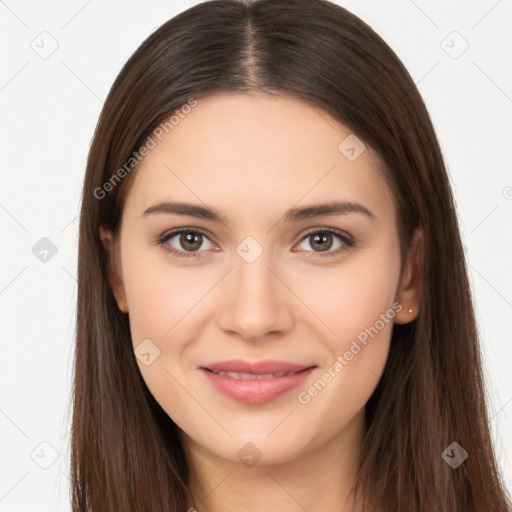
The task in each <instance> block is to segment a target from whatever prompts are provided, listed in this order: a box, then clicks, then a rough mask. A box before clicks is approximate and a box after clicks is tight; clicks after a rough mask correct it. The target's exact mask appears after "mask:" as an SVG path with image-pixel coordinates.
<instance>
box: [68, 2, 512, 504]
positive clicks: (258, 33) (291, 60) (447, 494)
mask: <svg viewBox="0 0 512 512" xmlns="http://www.w3.org/2000/svg"><path fill="white" fill-rule="evenodd" d="M255 91H257V92H259V93H261V92H263V93H267V94H286V95H290V96H293V97H295V98H297V99H300V100H302V101H306V102H309V103H310V104H312V105H314V106H316V107H320V108H322V109H324V110H325V111H326V112H328V113H329V114H330V115H332V116H333V117H334V118H335V119H338V120H339V121H340V122H341V123H343V124H344V125H346V126H347V127H349V128H350V129H351V130H352V132H353V133H355V134H356V135H357V136H358V137H359V138H360V139H361V140H363V141H365V143H366V144H368V145H369V146H370V147H372V148H373V149H374V150H375V152H376V153H377V154H378V155H379V156H380V158H381V159H382V162H383V164H384V165H385V171H386V179H387V181H388V183H389V186H390V188H391V190H392V192H393V196H394V200H395V203H396V207H397V212H398V214H399V215H398V218H399V226H398V229H399V234H400V241H401V249H402V261H403V259H404V257H405V254H406V248H407V247H408V246H409V243H410V241H411V237H412V235H413V232H414V229H415V227H417V226H421V227H422V228H423V231H424V243H425V257H424V260H423V265H424V266H423V272H422V275H423V280H422V284H421V288H422V299H421V307H420V311H419V314H418V317H417V318H416V320H415V321H413V322H411V323H408V324H403V325H398V324H397V325H395V326H394V329H393V334H392V340H391V349H390V352H389V357H388V361H387V364H386V368H385V371H384V373H383V375H382V378H381V380H380V382H379V384H378V386H377V388H376V390H375V392H374V393H373V395H372V396H371V398H370V400H369V401H368V403H367V405H366V420H367V431H366V434H365V437H364V442H363V449H362V455H361V462H360V468H359V472H358V475H357V482H356V486H355V491H356V493H362V495H363V496H364V497H365V498H366V501H365V511H367V512H373V511H377V510H379V511H381V512H397V511H407V512H412V511H414V512H432V511H436V512H448V511H449V512H455V511H461V512H462V511H464V512H477V511H478V512H480V511H482V512H483V511H485V512H491V511H492V512H505V511H508V510H510V509H511V507H510V501H509V499H508V498H507V495H506V491H505V488H504V485H503V483H502V481H501V479H500V475H499V472H498V469H497V464H496V459H495V454H494V452H493V447H492V442H491V436H490V432H489V417H488V415H487V414H488V413H487V410H486V406H485V403H486V395H485V388H484V382H483V376H482V367H481V356H480V348H479V341H478V335H477V329H476V323H475V315H474V310H473V304H472V298H471V292H470V287H469V284H468V275H467V269H466V262H465V257H464V252H463V248H462V243H461V237H460V233H459V227H458V223H457V218H456V211H455V207H454V201H453V197H452V192H451V188H450V184H449V179H448V177H447V173H446V169H445V164H444V162H443V157H442V153H441V150H440V147H439V145H438V141H437V138H436V135H435V132H434V129H433V126H432V123H431V120H430V118H429V115H428V112H427V110H426V107H425V105H424V103H423V101H422V99H421V97H420V94H419V92H418V90H417V88H416V86H415V84H414V82H413V81H412V79H411V77H410V76H409V74H408V72H407V71H406V69H405V68H404V66H403V64H402V63H401V62H400V60H399V59H398V57H397V56H396V55H395V54H394V53H393V51H392V50H391V49H390V47H389V46H388V45H387V44H386V43H385V42H384V41H383V40H382V39H381V38H380V37H379V36H378V35H377V34H376V33H375V32H374V31H373V30H372V29H371V28H370V27H369V26H368V25H366V24H365V23H364V22H363V21H361V20H360V19H359V18H357V17H356V16H354V15H353V14H351V13H350V12H348V11H347V10H345V9H344V8H342V7H339V6H337V5H335V4H332V3H330V2H328V1H326V0H255V1H253V2H250V1H245V2H244V1H241V0H213V1H208V2H204V3H201V4H198V5H196V6H194V7H191V8H189V9H187V10H186V11H184V12H182V13H180V14H179V15H177V16H175V17H174V18H172V19H171V20H169V21H168V22H166V23H165V24H164V25H163V26H161V27H160V28H159V29H158V30H157V31H156V32H154V33H153V34H152V35H151V36H150V37H148V38H147V39H146V40H145V41H144V42H143V43H142V44H141V46H140V47H139V48H138V49H137V51H136V52H135V53H134V54H133V56H132V57H131V58H130V59H129V60H128V62H127V63H126V64H125V66H124V67H123V69H122V70H121V72H120V74H119V76H118V77H117V79H116V80H115V83H114V84H113V86H112V88H111V90H110V92H109V94H108V97H107V99H106V101H105V105H104V108H103V110H102V112H101V115H100V118H99V121H98V125H97V127H96V131H95V133H94V138H93V141H92V145H91V148H90V152H89V157H88V162H87V170H86V175H85V183H84V188H83V197H82V207H81V216H80V241H79V262H78V306H77V332H76V351H75V368H74V388H73V400H74V402H73V417H72V437H71V469H72V475H71V476H72V488H71V491H72V503H73V511H74V512H79V511H80V512H85V511H93V512H98V511H123V512H135V511H137V512H144V511H151V512H164V511H166V512H168V511H178V510H179V511H184V510H186V506H187V502H188V501H187V500H188V496H189V491H188V485H189V483H190V478H191V475H190V470H189V466H188V463H187V458H186V457H185V454H184V450H183V447H182V445H181V443H180V437H179V431H178V427H177V426H176V424H175V423H174V422H173V421H172V420H171V419H170V418H169V416H168V415H167V414H166V413H165V411H164V410H163V409H162V408H161V407H160V406H159V404H158V403H157V402H156V401H155V400H154V398H153V397H152V395H151V393H150V392H149V390H148V389H147V387H146V385H145V383H144V381H143V379H142V376H141V374H140V371H139V369H138V366H137V363H136V361H135V356H134V353H133V347H132V343H131V337H130V328H129V321H128V316H127V315H126V314H123V313H122V312H120V311H119V309H118V307H117V304H116V302H115V299H114V296H113V293H112V290H111V288H110V286H109V277H108V272H107V271H108V267H107V261H106V254H105V251H104V249H103V246H102V244H101V241H100V238H99V227H100V225H103V226H105V227H106V228H108V229H111V230H113V232H114V234H117V233H118V228H119V225H120V222H119V221H120V217H121V214H122V209H123V203H124V196H125V195H126V190H127V184H128V183H129V182H130V181H131V180H132V178H133V175H134V173H135V172H136V165H133V164H134V163H135V164H136V161H134V160H133V159H134V156H133V155H134V154H135V153H134V152H137V151H138V149H139V148H140V147H141V146H142V145H143V144H144V142H145V141H146V140H147V137H148V136H149V135H150V134H151V133H152V132H153V130H154V129H155V127H157V126H158V125H159V124H160V123H161V122H163V121H164V120H165V119H167V118H168V117H169V116H170V115H172V113H173V112H175V111H176V110H178V109H180V108H182V107H183V105H186V104H187V103H190V101H191V99H193V100H195V101H199V102H200V101H201V98H203V97H206V96H207V95H209V94H213V93H215V92H233V93H250V92H255ZM127 162H131V163H130V164H129V165H128V166H127ZM132 168H133V170H132ZM120 169H124V170H125V172H124V173H123V172H119V170H120ZM107 182H108V183H110V185H109V186H106V185H105V184H106V183H107ZM123 191H124V192H123ZM452 442H457V443H458V444H459V445H460V446H462V447H463V449H464V450H465V451H466V452H467V453H468V457H467V459H466V460H465V461H464V462H463V463H462V464H461V465H460V466H459V467H457V468H452V467H451V466H450V465H449V464H448V463H447V462H445V460H443V458H442V456H441V454H442V452H443V451H444V450H445V449H446V448H447V447H448V446H449V445H450V444H451V443H452Z"/></svg>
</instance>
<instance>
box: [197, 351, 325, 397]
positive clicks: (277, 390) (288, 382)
mask: <svg viewBox="0 0 512 512" xmlns="http://www.w3.org/2000/svg"><path fill="white" fill-rule="evenodd" d="M316 368H317V366H316V365H301V364H295V363H289V362H285V361H277V360H264V361H257V362H251V361H245V360H243V359H232V360H229V361H219V362H216V363H210V364H206V365H204V366H201V367H200V368H199V369H200V370H201V372H202V373H203V374H204V375H205V376H206V378H207V379H208V380H209V381H210V383H211V384H212V385H213V387H214V388H215V389H216V390H217V391H219V392H220V393H222V394H224V395H226V396H229V397H230V398H233V399H234V400H237V401H239V402H244V403H251V404H260V403H265V402H269V401H271V400H274V399H276V398H278V397H279V396H281V395H283V394H285V393H286V392H288V391H290V390H291V389H293V388H294V387H296V386H298V385H299V384H301V383H302V382H304V380H305V379H306V378H307V377H308V376H309V375H310V374H311V373H312V372H313V371H314V370H315V369H316ZM214 371H215V372H236V373H249V374H254V375H255V376H258V375H260V376H261V375H266V374H271V373H288V375H283V376H277V377H269V378H256V377H255V378H252V379H250V380H243V379H238V378H233V377H231V376H228V375H217V374H215V373H213V372H214ZM290 372H292V373H290Z"/></svg>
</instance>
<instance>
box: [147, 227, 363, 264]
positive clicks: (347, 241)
mask: <svg viewBox="0 0 512 512" xmlns="http://www.w3.org/2000/svg"><path fill="white" fill-rule="evenodd" d="M182 233H192V234H194V235H202V236H204V237H205V238H207V239H208V240H209V238H208V236H207V235H206V233H204V232H202V231H201V230H198V229H192V228H180V229H177V230H174V231H171V232H167V233H163V234H162V235H161V236H160V237H159V238H158V239H157V243H158V244H159V245H160V246H162V248H163V249H164V250H165V251H166V252H168V253H171V254H174V255H175V256H178V257H184V258H189V257H192V258H194V257H195V258H197V257H198V256H200V255H201V252H203V251H196V252H189V253H187V252H186V251H178V250H176V249H174V248H173V247H171V246H169V245H168V244H167V242H168V241H169V240H170V239H171V238H174V237H175V236H177V235H181V234H182ZM316 234H330V235H334V236H336V237H338V238H339V239H340V241H341V242H342V243H343V245H342V246H341V247H338V248H337V249H336V250H334V251H328V252H325V253H319V252H316V253H315V252H314V251H306V252H313V256H312V257H317V256H318V257H322V258H326V257H327V258H328V257H331V256H338V255H340V254H342V253H344V252H346V251H348V250H349V249H350V248H352V247H354V245H355V240H354V239H353V238H351V237H349V236H348V235H347V234H346V233H344V232H343V231H338V230H337V229H333V228H324V229H315V230H313V231H309V232H308V233H306V234H305V235H304V236H303V237H302V238H301V239H300V241H299V244H300V243H302V242H303V241H304V240H306V239H307V238H309V237H311V236H312V235H316ZM210 242H211V240H210ZM211 243H213V242H211ZM296 245H298V244H296ZM296 252H298V251H296ZM299 252H304V251H299Z"/></svg>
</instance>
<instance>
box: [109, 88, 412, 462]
mask: <svg viewBox="0 0 512 512" xmlns="http://www.w3.org/2000/svg"><path fill="white" fill-rule="evenodd" d="M182 117H183V118H180V120H179V123H177V124H175V125H174V127H173V128H172V130H168V133H165V131H164V132H163V136H162V135H160V137H161V141H158V138H155V137H153V138H154V139H155V141H156V142H158V144H157V145H156V147H154V148H153V149H151V150H150V151H149V154H147V156H145V158H144V159H143V161H142V162H141V164H140V165H139V167H138V169H137V170H136V171H133V172H136V175H135V176H133V177H132V178H133V180H134V181H133V182H132V183H131V187H130V190H129V193H128V196H127V200H126V204H125V208H124V211H123V216H122V224H121V230H120V238H119V239H118V240H117V241H116V242H118V243H119V246H118V249H119V251H120V252H119V260H118V263H119V264H118V267H117V275H118V277H117V279H114V280H113V283H114V284H113V286H114V290H115V295H116V299H117V301H118V304H119V306H120V307H121V309H123V310H124V311H127V312H128V314H129V321H130V328H131V334H132V341H133V347H134V350H135V354H136V356H137V361H138V365H139V368H140V371H141V373H142V376H143V378H144V380H145V382H146V384H147V386H148V388H149V390H150V391H151V393H152V394H153V395H154V397H155V399H156V400H157V401H158V402H159V404H160V405H161V406H162V408H163V409H164V410H165V411H166V412H167V413H168V415H169V416H170V417H171V418H172V419H173V420H174V422H175V423H176V424H177V425H178V426H179V427H180V428H181V429H182V430H183V431H184V433H185V434H186V438H187V439H189V440H190V441H191V442H193V443H194V444H195V445H197V446H200V447H201V448H202V449H204V450H206V451H207V452H209V453H210V454H214V455H216V456H219V457H221V458H223V459H227V460H229V461H233V462H238V463H240V462H242V463H245V464H246V465H248V464H251V463H252V462H251V461H254V462H259V463H260V464H272V463H278V462H285V461H288V460H292V459H293V458H296V457H298V456H300V455H301V454H305V453H307V452H308V451H310V450H314V449H315V448H320V447H321V446H322V445H325V444H326V443H329V442H332V441H333V440H334V439H336V438H337V437H339V436H343V435H344V433H346V432H349V431H352V432H355V431H359V430H361V428H362V426H363V418H364V414H363V412H364V406H365V404H366V402H367V400H368V398H369V397H370V396H371V394H372V392H373V391H374V389H375V387H376V385H377V383H378V381H379V378H380V376H381V374H382V371H383V369H384V365H385V363H386V359H387V355H388V350H389V344H390V337H391V332H392V328H393V322H405V321H408V320H409V319H412V315H410V314H409V313H407V310H408V308H409V307H410V306H411V305H412V303H406V302H405V301H404V300H403V299H404V296H403V295H400V293H401V292H400V286H399V285H400V283H399V276H400V251H399V239H398V233H397V224H396V214H395V209H394V205H393V200H392V196H391V194H390V190H389V188H388V186H387V184H386V183H385V181H384V180H383V178H382V175H381V171H380V170H379V163H378V160H377V158H376V157H375V155H372V153H371V150H370V148H368V147H366V148H365V147H364V146H363V145H362V143H361V141H359V140H358V139H357V138H355V137H354V135H351V132H350V130H348V129H347V128H345V127H344V126H343V125H341V124H340V123H339V122H337V121H336V120H334V119H333V118H331V117H330V116H328V115H327V114H326V113H324V112H323V111H321V110H319V109H316V108H314V107H312V106H309V105H308V104H306V103H303V102H301V101H298V100H295V99H291V98H288V97H284V96H279V97H268V96H249V95H239V94H236V95H231V94H222V95H215V96H210V97H208V98H206V99H200V100H199V101H198V103H197V105H196V106H195V107H194V108H192V109H191V111H190V112H189V113H188V114H187V115H184V116H182ZM335 202H336V203H340V204H338V205H337V206H338V207H337V208H334V209H333V211H331V210H329V209H325V210H324V211H323V212H322V211H321V209H320V210H318V211H317V210H316V209H317V208H318V207H320V206H321V205H330V204H331V203H332V204H333V203H335ZM176 203H180V204H185V203H186V204H187V205H190V206H187V207H184V206H181V207H177V206H176ZM345 203H346V204H345ZM348 203H350V204H352V207H351V206H350V205H349V204H348ZM347 205H348V206H347ZM313 207H314V208H313ZM180 210H181V213H180ZM210 210H211V211H214V212H216V214H217V215H218V216H219V217H220V218H221V219H222V220H219V219H216V218H215V216H214V215H213V214H212V213H208V211H210ZM177 230H183V233H177V234H176V233H174V232H176V231H177ZM109 236H110V235H109V234H108V233H106V232H104V231H102V238H103V240H104V243H105V245H106V246H108V237H109ZM114 274H115V271H114ZM397 302H399V303H400V304H397ZM400 309H401V311H399V310H400ZM404 315H405V316H404ZM407 316H408V317H410V318H407V319H406V318H405V317H407ZM240 360H241V361H242V362H246V363H248V366H245V367H243V366H240ZM268 360H272V361H274V362H276V361H278V362H277V363H275V365H274V366H272V365H269V364H266V363H265V361H267V362H268ZM226 361H231V364H232V365H233V366H229V364H228V363H225V362H226ZM233 361H234V362H233ZM256 362H263V363H262V364H261V365H260V366H259V367H257V366H251V365H250V363H256ZM215 364H217V366H216V367H215V368H216V369H217V370H218V371H221V373H220V374H217V375H216V374H214V373H213V372H212V371H211V370H212V369H215V368H214V365H215ZM293 365H295V366H293ZM208 368H209V369H208ZM223 369H224V371H233V372H235V373H230V374H223V373H222V371H223ZM301 369H303V371H300V372H299V371H298V370H301ZM237 370H238V372H239V371H242V375H240V374H239V373H237ZM284 371H286V372H287V373H288V375H283V376H280V374H282V373H283V372H284ZM256 375H259V378H258V377H256ZM255 377H256V378H255ZM248 443H252V444H248ZM258 459H259V460H258Z"/></svg>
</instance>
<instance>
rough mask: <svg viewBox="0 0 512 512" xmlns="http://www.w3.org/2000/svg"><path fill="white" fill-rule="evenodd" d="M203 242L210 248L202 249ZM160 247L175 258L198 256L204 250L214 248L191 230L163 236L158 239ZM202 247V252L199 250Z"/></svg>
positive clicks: (206, 239)
mask: <svg viewBox="0 0 512 512" xmlns="http://www.w3.org/2000/svg"><path fill="white" fill-rule="evenodd" d="M205 242H207V243H209V244H210V247H208V246H207V247H206V248H205V247H203V246H204V244H205ZM159 243H160V245H162V247H163V248H164V249H165V250H166V251H167V252H170V253H173V254H175V255H176V256H200V255H201V253H202V252H205V250H206V249H212V248H216V246H215V244H213V243H212V242H211V241H210V240H209V239H208V238H207V237H206V235H204V234H203V233H201V232H199V231H195V230H192V229H181V230H178V231H173V232H171V233H168V234H164V235H163V236H162V237H161V238H160V239H159ZM201 247H203V249H204V250H200V249H201Z"/></svg>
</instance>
